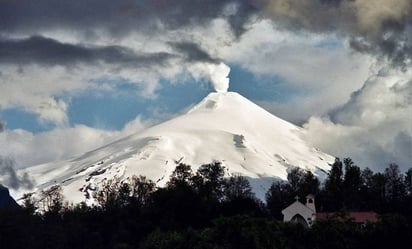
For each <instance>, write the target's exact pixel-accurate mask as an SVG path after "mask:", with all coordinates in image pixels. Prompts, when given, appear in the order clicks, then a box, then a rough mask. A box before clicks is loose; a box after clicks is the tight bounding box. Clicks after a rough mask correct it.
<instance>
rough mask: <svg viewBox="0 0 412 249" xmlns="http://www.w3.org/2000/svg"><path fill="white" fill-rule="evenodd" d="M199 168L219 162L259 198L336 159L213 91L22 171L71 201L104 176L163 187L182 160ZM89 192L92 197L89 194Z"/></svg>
mask: <svg viewBox="0 0 412 249" xmlns="http://www.w3.org/2000/svg"><path fill="white" fill-rule="evenodd" d="M177 161H178V162H184V163H186V164H189V165H191V166H192V167H193V170H194V171H195V170H196V169H197V168H198V167H199V166H200V165H202V164H206V163H211V162H213V161H220V162H222V163H223V165H224V166H225V167H226V168H227V175H233V174H237V175H243V176H245V177H247V178H248V179H249V180H250V182H251V185H252V187H253V190H254V191H255V193H256V195H257V197H258V198H261V199H264V195H265V193H266V191H267V190H268V188H269V187H270V185H271V184H272V183H273V182H274V181H275V180H279V179H286V176H287V172H288V170H290V169H291V167H295V166H297V167H300V168H303V169H307V170H310V171H312V172H313V173H314V174H315V175H317V176H318V177H320V178H321V179H323V178H324V177H325V172H327V171H328V170H329V168H330V165H329V164H330V163H332V162H333V161H334V157H332V156H330V155H327V154H325V153H323V152H321V151H319V150H317V149H315V148H313V147H312V146H311V145H310V144H309V143H308V142H307V141H305V140H304V139H303V131H302V130H301V128H299V127H297V126H295V125H293V124H291V123H289V122H287V121H285V120H282V119H280V118H278V117H276V116H274V115H272V114H270V113H269V112H267V111H265V110H264V109H263V108H261V107H259V106H257V105H256V104H254V103H253V102H251V101H249V100H248V99H246V98H244V97H243V96H241V95H239V94H237V93H234V92H220V93H211V94H209V95H208V96H207V97H206V98H205V99H203V100H202V101H201V102H200V103H199V104H198V105H196V106H195V107H193V108H192V109H191V110H190V111H189V112H188V113H186V114H184V115H181V116H179V117H177V118H174V119H172V120H169V121H167V122H164V123H161V124H159V125H156V126H153V127H151V128H149V129H146V130H144V131H142V132H139V133H136V134H133V135H130V136H128V137H125V138H122V139H120V140H118V141H115V142H113V143H111V144H108V145H106V146H103V147H101V148H98V149H96V150H94V151H90V152H87V153H85V154H84V155H82V156H80V157H77V158H73V159H71V160H67V161H60V162H51V163H47V164H43V165H38V166H34V167H30V168H27V169H24V170H21V171H20V172H19V173H23V171H24V172H27V173H28V174H29V175H30V176H31V177H32V178H33V179H35V181H36V187H35V188H34V189H31V190H20V192H12V193H11V194H12V195H13V196H14V197H15V198H19V197H20V196H21V195H22V194H23V193H26V192H33V191H39V190H41V189H45V188H48V187H50V186H52V185H55V184H60V185H61V186H62V189H63V195H64V197H65V199H66V200H67V201H69V203H79V202H81V201H86V202H87V203H89V204H92V203H93V202H94V200H93V199H92V198H89V199H87V198H86V192H87V193H89V194H92V193H93V191H95V190H97V189H98V187H99V184H100V183H102V181H103V180H104V179H110V178H113V177H115V176H116V177H119V178H120V179H126V178H127V177H130V176H132V175H144V176H146V177H147V178H149V179H151V180H153V181H154V182H156V183H157V185H158V186H164V185H165V183H166V182H167V181H168V179H169V176H170V174H171V173H172V172H173V170H174V168H175V166H176V162H177ZM89 196H90V195H89Z"/></svg>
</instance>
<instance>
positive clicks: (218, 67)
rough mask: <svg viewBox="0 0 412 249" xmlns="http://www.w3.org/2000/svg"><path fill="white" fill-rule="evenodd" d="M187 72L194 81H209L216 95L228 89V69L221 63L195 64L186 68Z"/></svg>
mask: <svg viewBox="0 0 412 249" xmlns="http://www.w3.org/2000/svg"><path fill="white" fill-rule="evenodd" d="M188 71H189V72H190V74H191V75H192V76H193V78H195V80H202V79H206V80H208V81H210V83H211V84H212V86H213V88H214V89H215V91H216V92H218V93H224V92H227V90H228V89H229V73H230V67H229V66H228V65H226V64H225V63H223V62H220V63H219V64H217V63H195V64H192V65H189V66H188Z"/></svg>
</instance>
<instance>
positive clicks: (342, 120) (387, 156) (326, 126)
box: [304, 68, 412, 171]
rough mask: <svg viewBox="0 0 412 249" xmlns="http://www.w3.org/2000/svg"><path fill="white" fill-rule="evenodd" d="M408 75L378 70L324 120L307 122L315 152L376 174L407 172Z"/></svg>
mask: <svg viewBox="0 0 412 249" xmlns="http://www.w3.org/2000/svg"><path fill="white" fill-rule="evenodd" d="M411 96H412V74H411V71H409V72H400V71H398V70H395V69H388V68H383V69H381V70H379V72H377V73H376V74H375V75H373V76H371V77H370V78H369V79H368V80H367V81H366V82H365V84H364V86H363V87H362V88H361V89H360V90H359V91H357V92H355V93H353V94H352V96H351V98H350V100H349V101H348V102H347V103H346V104H345V105H343V106H341V107H340V108H339V109H336V110H335V111H334V112H332V113H331V114H330V115H329V117H325V118H317V117H312V118H311V119H310V120H309V121H308V123H306V124H305V125H304V128H305V129H306V130H307V137H308V138H309V139H310V140H311V141H312V142H313V143H314V144H315V145H316V146H318V147H319V148H320V149H322V150H324V151H326V152H328V153H331V154H333V155H335V156H339V157H352V158H353V159H354V160H355V162H357V163H358V164H359V165H360V166H363V167H370V168H372V169H374V170H377V171H382V170H383V169H384V168H385V167H387V166H388V165H389V163H397V164H399V166H400V167H401V168H402V169H403V170H406V169H407V168H410V167H411V166H412V98H411Z"/></svg>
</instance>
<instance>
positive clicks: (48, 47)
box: [0, 36, 175, 67]
mask: <svg viewBox="0 0 412 249" xmlns="http://www.w3.org/2000/svg"><path fill="white" fill-rule="evenodd" d="M173 57H175V56H174V55H172V54H168V53H150V54H136V53H135V52H134V51H132V50H131V49H128V48H125V47H121V46H104V47H96V46H92V47H88V46H83V45H80V44H68V43H61V42H59V41H57V40H54V39H50V38H45V37H42V36H32V37H30V38H27V39H1V38H0V63H13V64H28V63H38V64H42V65H47V66H51V65H64V66H70V65H74V64H76V63H91V62H104V63H111V64H119V65H122V66H126V67H127V66H130V67H134V66H150V65H153V64H165V63H167V61H168V60H169V59H171V58H173Z"/></svg>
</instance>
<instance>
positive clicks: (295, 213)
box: [282, 195, 316, 227]
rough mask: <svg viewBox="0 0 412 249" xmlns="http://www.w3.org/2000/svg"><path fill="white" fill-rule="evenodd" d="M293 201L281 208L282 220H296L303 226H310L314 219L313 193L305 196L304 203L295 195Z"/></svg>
mask: <svg viewBox="0 0 412 249" xmlns="http://www.w3.org/2000/svg"><path fill="white" fill-rule="evenodd" d="M295 199H296V200H295V202H293V203H292V204H290V205H289V206H288V207H287V208H285V209H283V210H282V214H283V221H285V222H297V223H300V224H302V225H303V226H304V227H311V226H312V224H313V222H314V221H315V219H316V208H315V197H314V196H313V195H307V196H306V203H305V204H303V203H301V202H300V201H299V197H297V196H296V197H295Z"/></svg>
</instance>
